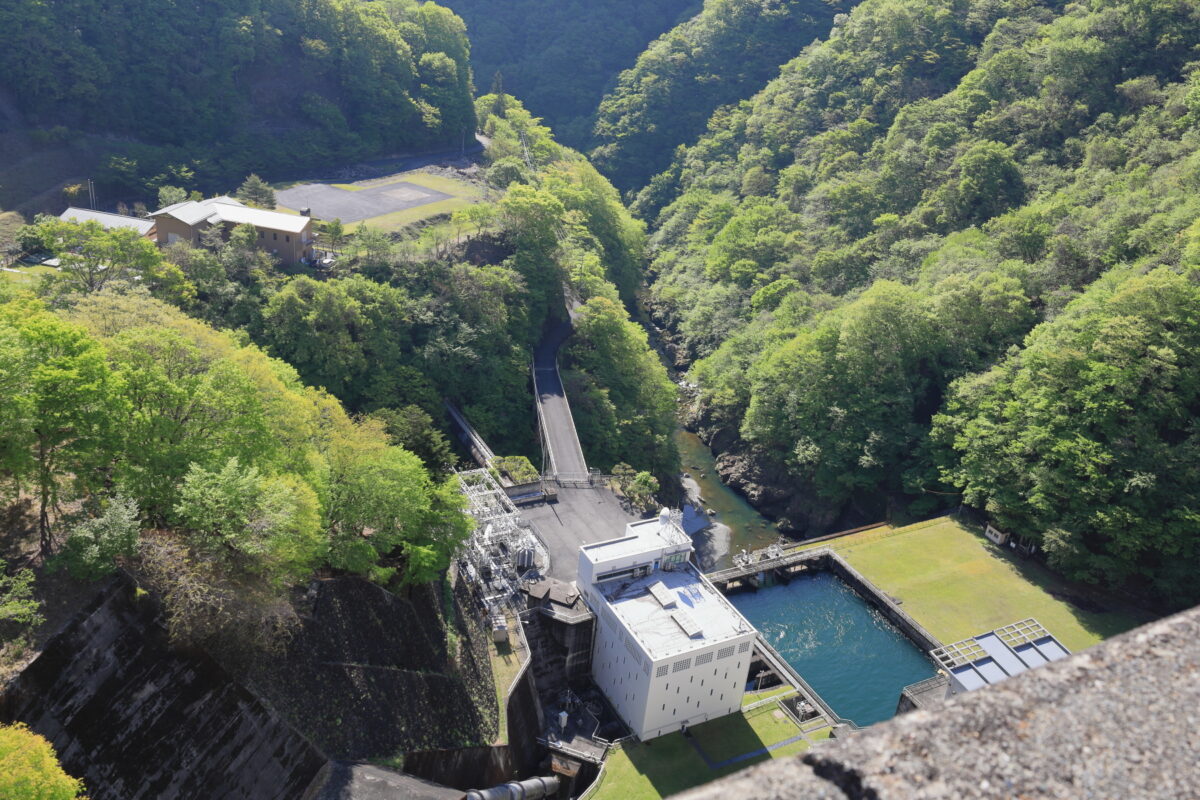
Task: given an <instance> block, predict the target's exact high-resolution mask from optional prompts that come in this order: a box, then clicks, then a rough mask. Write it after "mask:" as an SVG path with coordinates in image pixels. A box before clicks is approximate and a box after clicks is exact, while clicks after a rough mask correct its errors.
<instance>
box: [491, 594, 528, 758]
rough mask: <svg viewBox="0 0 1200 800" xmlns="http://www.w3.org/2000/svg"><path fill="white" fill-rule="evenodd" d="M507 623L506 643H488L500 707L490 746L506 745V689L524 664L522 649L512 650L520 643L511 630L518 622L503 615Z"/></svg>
mask: <svg viewBox="0 0 1200 800" xmlns="http://www.w3.org/2000/svg"><path fill="white" fill-rule="evenodd" d="M505 618H506V619H507V621H508V630H509V634H508V641H506V642H503V643H498V642H495V641H490V640H489V641H488V656H489V657H490V658H491V661H492V680H493V682H494V683H495V685H496V704H497V705H498V706H499V707H500V725H499V730H498V732H497V734H496V741H495V742H493V743H492V744H507V743H508V687H510V686H512V682H513V680H514V679H515V678H516V677H517V673H518V672H520V671H521V665H522V664H524V663H525V653H524V650H523V649H514V647H513V645H514V643H518V642H519V641H520V635H519V634H518V633H517V632H516V630H515V629H514V628H513V626H514V625H519V624H520V621H519V620H516V619H514V618H513V617H512V616H511V615H505Z"/></svg>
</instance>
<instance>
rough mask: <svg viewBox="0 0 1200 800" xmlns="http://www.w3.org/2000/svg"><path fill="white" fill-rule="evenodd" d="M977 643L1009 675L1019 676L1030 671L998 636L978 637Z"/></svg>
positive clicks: (985, 635) (989, 634)
mask: <svg viewBox="0 0 1200 800" xmlns="http://www.w3.org/2000/svg"><path fill="white" fill-rule="evenodd" d="M975 641H976V642H977V643H978V644H979V646H980V647H982V648H983V649H984V651H986V652H987V654H988V655H989V656H991V657H992V658H994V659H995V660H996V663H997V664H999V665H1000V669H1002V670H1004V672H1005V673H1007V674H1008V675H1017V674H1019V673H1022V672H1024V671H1025V670H1026V669H1028V667H1026V666H1025V663H1024V662H1023V661H1021V659H1019V658H1017V656H1016V655H1014V654H1013V651H1012V650H1009V649H1008V645H1006V644H1005V643H1004V642H1002V641H1000V637H999V636H997V635H996V634H994V633H985V634H984V635H982V636H976V637H975Z"/></svg>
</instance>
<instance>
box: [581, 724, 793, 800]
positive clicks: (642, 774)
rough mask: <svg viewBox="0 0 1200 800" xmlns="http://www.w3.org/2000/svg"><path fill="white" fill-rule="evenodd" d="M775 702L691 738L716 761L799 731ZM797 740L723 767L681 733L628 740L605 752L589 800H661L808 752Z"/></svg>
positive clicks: (694, 732)
mask: <svg viewBox="0 0 1200 800" xmlns="http://www.w3.org/2000/svg"><path fill="white" fill-rule="evenodd" d="M777 708H778V706H777V704H774V703H772V704H770V705H766V706H762V707H761V708H757V709H754V710H753V711H751V712H749V713H744V714H730V715H728V716H725V717H721V718H720V719H715V720H712V721H711V722H705V723H704V724H702V725H697V726H696V727H694V728H692V735H693V736H694V737H695V738H696V741H697V742H699V743H700V746H701V747H702V748H704V752H705V753H707V754H708V757H709V758H710V759H712V760H713V761H715V762H720V761H724V760H725V759H727V758H732V757H734V756H737V755H741V754H742V753H749V752H753V751H754V750H758V749H760V748H763V747H767V746H769V745H772V744H776V743H778V742H782V741H786V740H787V739H790V738H792V737H793V736H796V735H798V734H799V733H800V731H799V729H798V728H797V727H796V726H795V724H794V723H792V722H791V720H789V719H788V718H787V717H785V716H783V715H782V713H781V714H780V715H778V716H777V715H776V714H775V711H776V709H777ZM808 747H809V745H808V742H806V741H804V740H801V741H798V742H793V743H792V744H789V745H786V746H784V747H780V748H779V749H777V750H773V751H771V752H770V753H769V754H764V755H760V756H757V757H755V758H751V759H746V760H745V761H739V762H737V763H736V764H730V765H728V766H726V767H722V768H721V769H716V770H714V769H709V767H708V765H707V764H705V763H704V759H702V758H701V757H700V754H699V753H697V752H696V749H695V748H694V747H693V746H692V744H691V743H690V742H688V740H687V739H685V738H684V737H683V734H680V733H671V734H668V735H666V736H660V737H658V738H657V739H652V740H651V741H650V742H648V743H642V742H632V743H629V744H626V745H625V746H624V747H622V748H621V749H619V750H616V751H613V752H612V753H610V754H609V756H608V759H607V760H606V761H605V762H604V774H603V775H602V776H601V777H600V783H599V785H598V786H596V787H595V788H594V789H593V790H591V791H590V792H589V793H588V794H587V795H586V797H587V798H588V800H659V798H662V797H667V796H669V795H672V794H675V793H677V792H682V791H683V790H685V789H690V788H692V787H693V786H699V785H700V784H703V783H708V782H709V781H712V780H716V779H717V778H720V777H723V776H725V775H729V774H731V773H734V772H737V771H738V770H741V769H745V768H746V767H749V766H751V765H752V764H757V763H759V762H760V761H765V760H767V759H768V758H781V757H785V756H792V755H796V754H797V753H801V752H803V751H805V750H807V749H808Z"/></svg>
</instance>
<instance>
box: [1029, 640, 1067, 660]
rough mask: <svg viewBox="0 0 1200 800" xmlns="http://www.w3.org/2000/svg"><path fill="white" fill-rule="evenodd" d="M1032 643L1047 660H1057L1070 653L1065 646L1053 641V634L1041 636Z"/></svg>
mask: <svg viewBox="0 0 1200 800" xmlns="http://www.w3.org/2000/svg"><path fill="white" fill-rule="evenodd" d="M1033 644H1034V646H1035V647H1037V649H1038V651H1039V652H1040V653H1041V654H1042V655H1044V656H1045V657H1046V660H1048V661H1058V660H1059V659H1060V658H1066V657H1067V656H1069V655H1070V653H1068V652H1067V649H1066V648H1065V647H1063V646H1062V645H1061V644H1059V643H1058V642H1057V641H1055V639H1054V637H1053V636H1043V637H1042V638H1041V639H1038V640H1037V641H1036V642H1034V643H1033Z"/></svg>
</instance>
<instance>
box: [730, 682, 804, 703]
mask: <svg viewBox="0 0 1200 800" xmlns="http://www.w3.org/2000/svg"><path fill="white" fill-rule="evenodd" d="M795 693H796V690H795V689H794V688H793V687H791V686H776V687H775V688H773V689H764V690H763V691H761V692H746V694H745V695H744V696H743V697H742V708H745V707H746V706H749V705H753V704H755V703H757V702H760V701H762V700H766V699H767V698H769V697H785V696H788V695H793V694H795Z"/></svg>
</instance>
